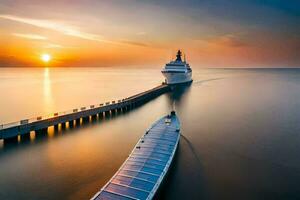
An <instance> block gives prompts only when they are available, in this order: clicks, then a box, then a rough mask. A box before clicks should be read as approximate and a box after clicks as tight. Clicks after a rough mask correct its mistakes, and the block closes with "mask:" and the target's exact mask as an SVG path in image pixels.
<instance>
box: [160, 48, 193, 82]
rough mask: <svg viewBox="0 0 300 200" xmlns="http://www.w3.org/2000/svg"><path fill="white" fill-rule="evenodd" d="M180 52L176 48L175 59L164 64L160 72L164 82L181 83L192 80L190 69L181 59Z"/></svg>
mask: <svg viewBox="0 0 300 200" xmlns="http://www.w3.org/2000/svg"><path fill="white" fill-rule="evenodd" d="M181 57H182V52H181V51H180V50H178V52H177V55H176V60H175V61H171V62H169V63H167V64H166V66H165V67H164V68H163V69H162V71H161V72H162V73H163V75H164V76H165V78H166V81H165V82H166V84H168V85H173V84H183V83H190V82H192V81H193V80H192V69H191V67H190V65H189V64H188V63H187V62H186V60H185V59H184V60H183V61H182V58H181Z"/></svg>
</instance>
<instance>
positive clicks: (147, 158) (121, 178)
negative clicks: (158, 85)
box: [92, 111, 180, 200]
mask: <svg viewBox="0 0 300 200" xmlns="http://www.w3.org/2000/svg"><path fill="white" fill-rule="evenodd" d="M179 139H180V123H179V120H178V118H177V116H176V114H175V112H174V111H173V112H171V114H170V115H167V116H165V117H163V118H161V119H160V120H158V121H157V122H155V123H154V124H153V125H152V127H151V128H150V129H149V130H147V131H146V133H145V134H144V135H143V136H142V138H141V139H140V140H139V141H138V143H137V144H136V146H135V147H134V149H133V151H132V152H131V154H130V155H129V157H128V158H127V160H126V161H125V162H124V163H123V165H122V166H121V167H120V169H119V170H118V171H117V172H116V174H115V175H114V176H113V177H112V178H111V179H110V181H109V182H108V183H107V184H106V185H105V186H104V187H103V188H102V189H101V190H100V191H99V192H98V193H97V194H96V195H95V196H94V197H93V198H92V200H104V199H110V200H117V199H118V200H130V199H131V200H138V199H139V200H146V199H147V200H149V199H152V198H153V197H154V195H155V193H156V192H157V190H158V188H159V186H160V184H161V183H162V180H163V179H164V177H165V175H166V173H167V171H168V169H169V167H170V164H171V162H172V160H173V158H174V155H175V152H176V149H177V146H178V142H179Z"/></svg>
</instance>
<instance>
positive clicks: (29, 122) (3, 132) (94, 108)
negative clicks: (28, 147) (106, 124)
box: [0, 84, 170, 143]
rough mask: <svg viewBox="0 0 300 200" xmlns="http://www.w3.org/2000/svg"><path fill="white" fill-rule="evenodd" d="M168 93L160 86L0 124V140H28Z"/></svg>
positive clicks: (164, 86)
mask: <svg viewBox="0 0 300 200" xmlns="http://www.w3.org/2000/svg"><path fill="white" fill-rule="evenodd" d="M168 91H170V87H169V86H168V85H165V84H162V85H160V86H158V87H155V88H153V89H150V90H147V91H145V92H142V93H139V94H136V95H134V96H131V97H128V98H124V99H119V100H115V101H111V102H105V103H100V104H97V105H90V106H85V107H80V108H74V109H72V110H70V111H66V112H56V113H53V114H52V115H51V116H38V117H35V118H31V119H23V120H20V121H17V122H12V123H8V124H2V125H0V140H1V139H3V140H4V143H5V142H16V141H18V136H19V135H20V136H21V139H22V138H24V139H26V138H27V139H28V138H29V137H30V131H35V133H36V134H41V133H45V132H47V129H48V127H50V126H54V128H55V129H57V128H58V125H59V124H61V126H62V127H66V123H68V124H69V126H73V125H74V123H76V124H77V123H80V120H83V121H89V119H90V117H91V118H95V117H97V116H103V115H105V116H107V115H111V114H114V113H117V112H123V111H127V110H130V109H132V108H134V107H136V106H139V105H142V104H144V103H146V102H148V101H150V100H151V99H153V98H155V97H157V96H159V95H161V94H163V93H166V92H168Z"/></svg>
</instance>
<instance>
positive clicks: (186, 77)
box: [163, 71, 192, 85]
mask: <svg viewBox="0 0 300 200" xmlns="http://www.w3.org/2000/svg"><path fill="white" fill-rule="evenodd" d="M163 75H164V76H165V78H166V83H167V84H170V85H171V84H179V83H188V82H191V81H192V72H191V71H190V72H167V71H163Z"/></svg>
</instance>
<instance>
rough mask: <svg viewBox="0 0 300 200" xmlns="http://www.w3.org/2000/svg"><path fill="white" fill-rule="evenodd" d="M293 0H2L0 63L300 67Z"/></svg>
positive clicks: (298, 9)
mask: <svg viewBox="0 0 300 200" xmlns="http://www.w3.org/2000/svg"><path fill="white" fill-rule="evenodd" d="M299 24H300V1H298V0H289V1H284V0H265V1H263V0H244V1H242V0H241V1H229V0H223V1H222V0H182V1H174V0H51V1H43V0H1V1H0V27H1V29H0V67H13V66H16V67H19V66H24V67H26V66H33V67H36V66H43V65H44V63H43V62H42V60H41V59H40V58H41V56H42V55H43V54H49V55H51V58H52V60H51V61H50V62H49V63H48V65H49V66H53V67H56V66H61V67H73V66H74V67H96V66H97V67H115V66H117V67H131V66H135V67H162V66H163V65H164V64H165V62H167V61H169V60H170V59H171V58H172V55H173V57H174V54H175V51H176V49H178V48H180V49H182V50H183V51H184V52H185V53H186V54H187V58H188V60H189V62H190V63H191V65H192V67H299V66H300V25H299Z"/></svg>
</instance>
